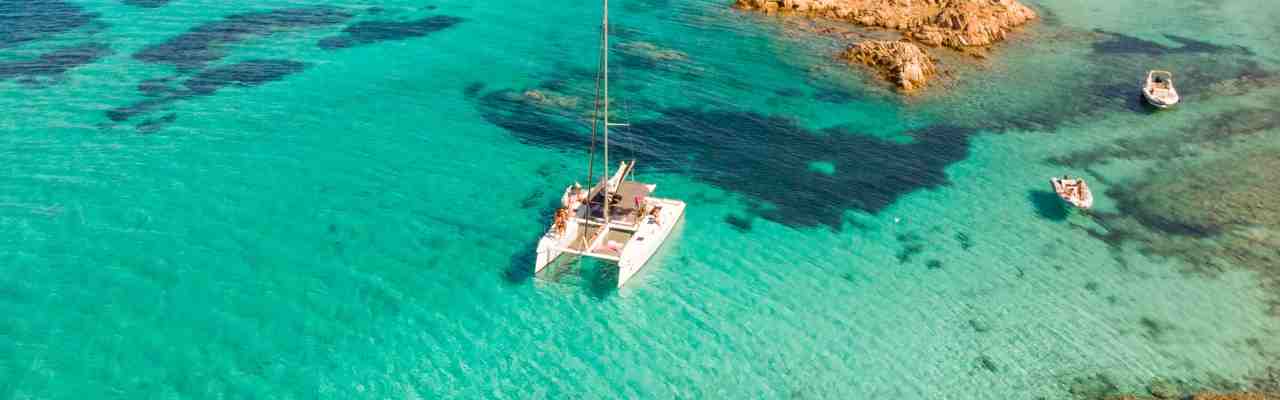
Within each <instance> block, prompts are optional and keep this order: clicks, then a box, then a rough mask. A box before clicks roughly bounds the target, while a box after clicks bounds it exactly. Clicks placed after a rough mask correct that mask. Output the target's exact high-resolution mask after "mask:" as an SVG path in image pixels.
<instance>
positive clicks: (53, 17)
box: [0, 0, 98, 49]
mask: <svg viewBox="0 0 1280 400" xmlns="http://www.w3.org/2000/svg"><path fill="white" fill-rule="evenodd" d="M96 18H98V14H97V13H90V12H85V11H84V9H83V8H81V7H80V6H78V5H75V4H71V3H68V2H65V1H60V0H32V1H0V49H3V48H7V47H12V46H17V45H20V44H23V43H27V42H38V41H42V40H45V39H49V38H52V37H53V36H56V35H59V34H62V33H64V32H69V31H71V30H74V29H76V28H79V27H81V26H85V25H87V24H89V23H90V22H92V21H93V20H94V19H96Z"/></svg>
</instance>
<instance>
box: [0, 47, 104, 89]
mask: <svg viewBox="0 0 1280 400" xmlns="http://www.w3.org/2000/svg"><path fill="white" fill-rule="evenodd" d="M111 54H112V51H111V48H110V47H107V45H105V44H102V43H84V44H79V45H75V46H70V47H64V48H60V49H57V50H53V51H50V52H48V53H45V54H41V55H40V56H39V57H36V58H35V59H34V60H27V61H11V62H0V81H4V80H7V79H11V78H18V79H21V80H25V81H29V82H34V80H35V79H36V78H38V77H46V78H50V77H56V76H58V75H62V74H63V73H65V72H67V71H68V70H71V69H73V68H76V67H79V66H82V65H86V64H89V63H92V62H94V61H97V60H99V59H101V58H103V57H106V56H108V55H111Z"/></svg>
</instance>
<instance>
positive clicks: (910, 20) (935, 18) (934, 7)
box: [735, 0, 1037, 49]
mask: <svg viewBox="0 0 1280 400" xmlns="http://www.w3.org/2000/svg"><path fill="white" fill-rule="evenodd" d="M735 6H737V7H738V8H741V9H747V10H763V11H765V12H770V13H772V12H782V13H802V14H808V15H813V16H817V17H825V18H832V19H839V20H843V21H848V22H852V23H856V24H859V25H864V26H874V27H881V28H888V29H893V30H896V31H899V32H902V33H903V34H905V35H906V36H908V37H910V38H912V39H915V40H918V41H919V42H920V43H924V44H926V45H931V46H947V47H951V48H956V49H960V48H964V47H973V46H989V45H991V44H993V43H996V42H999V41H1001V40H1004V38H1005V36H1006V35H1007V34H1008V33H1009V31H1010V30H1012V29H1013V28H1015V27H1017V26H1020V25H1022V24H1025V23H1027V22H1029V21H1031V20H1034V19H1036V18H1037V15H1036V12H1035V11H1034V10H1032V9H1031V8H1029V7H1027V6H1025V5H1023V4H1022V3H1019V2H1017V0H736V3H735Z"/></svg>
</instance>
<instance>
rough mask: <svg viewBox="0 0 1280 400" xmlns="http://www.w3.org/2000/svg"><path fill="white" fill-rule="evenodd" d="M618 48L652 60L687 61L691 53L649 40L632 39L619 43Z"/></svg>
mask: <svg viewBox="0 0 1280 400" xmlns="http://www.w3.org/2000/svg"><path fill="white" fill-rule="evenodd" d="M618 50H621V51H622V52H624V53H629V54H632V55H636V56H640V57H643V58H646V59H649V60H651V61H686V60H688V59H689V55H688V54H686V53H685V52H683V51H679V50H673V49H664V48H661V47H658V46H657V45H655V44H653V43H649V42H642V41H632V42H623V43H621V44H618Z"/></svg>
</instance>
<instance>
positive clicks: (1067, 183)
mask: <svg viewBox="0 0 1280 400" xmlns="http://www.w3.org/2000/svg"><path fill="white" fill-rule="evenodd" d="M1049 183H1050V184H1052V185H1053V191H1054V192H1056V193H1058V197H1061V198H1062V200H1063V201H1066V202H1067V203H1069V204H1071V205H1073V206H1075V207H1076V208H1079V209H1082V210H1088V209H1089V208H1092V207H1093V192H1090V191H1089V185H1088V184H1086V183H1084V179H1080V178H1072V177H1069V176H1063V177H1061V178H1058V177H1054V178H1050V179H1049Z"/></svg>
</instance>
